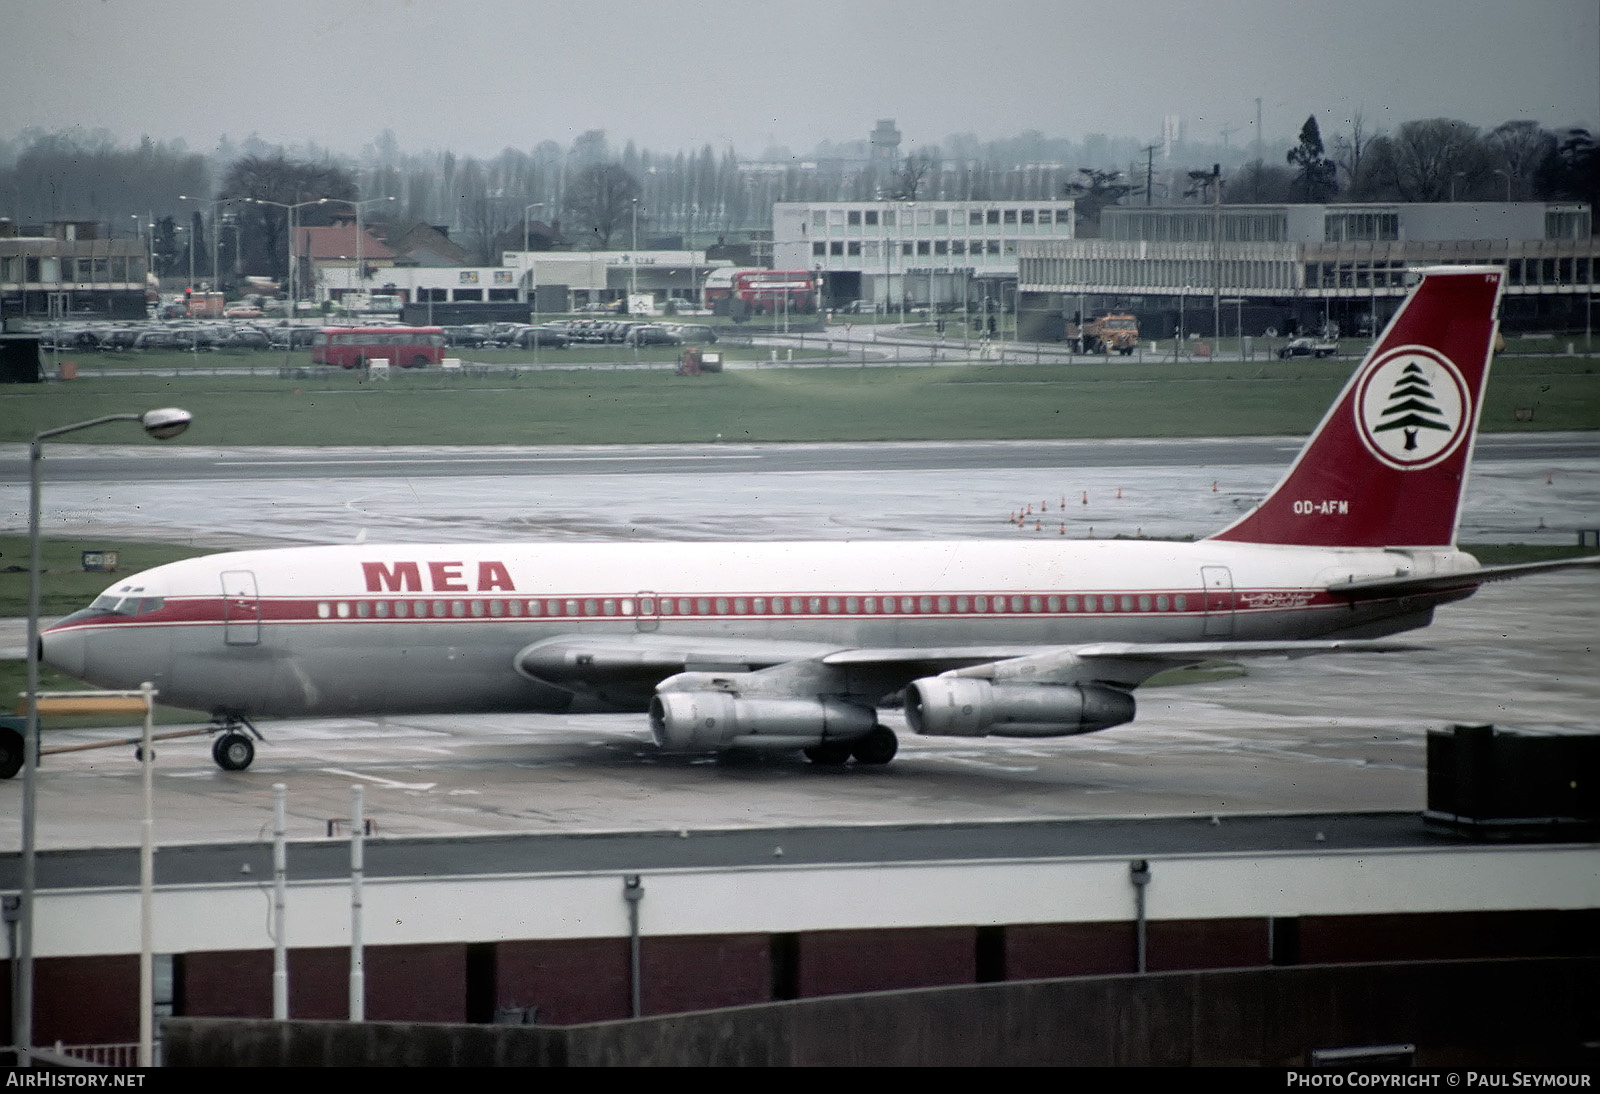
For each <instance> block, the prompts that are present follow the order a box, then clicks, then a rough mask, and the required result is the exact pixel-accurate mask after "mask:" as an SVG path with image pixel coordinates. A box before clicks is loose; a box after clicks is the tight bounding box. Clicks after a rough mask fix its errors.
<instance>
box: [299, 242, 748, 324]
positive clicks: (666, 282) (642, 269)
mask: <svg viewBox="0 0 1600 1094" xmlns="http://www.w3.org/2000/svg"><path fill="white" fill-rule="evenodd" d="M714 265H717V263H713V262H708V261H707V259H706V255H705V252H704V251H506V252H505V253H504V254H502V255H501V265H499V266H393V267H387V268H383V269H379V270H376V271H369V273H368V276H367V277H366V279H365V281H362V280H361V278H360V277H359V275H358V273H357V271H356V270H355V269H354V268H353V266H351V265H350V264H345V263H341V264H337V265H328V266H325V267H319V268H318V269H317V271H316V285H317V293H318V297H319V299H327V300H338V299H340V298H341V297H343V296H344V295H346V294H348V293H353V292H363V291H364V292H367V293H370V294H372V295H373V296H387V297H392V298H394V301H395V303H396V305H397V306H398V307H400V308H403V309H407V314H408V315H412V313H413V312H414V313H415V314H414V315H412V317H413V318H416V319H418V321H425V322H434V321H437V322H440V323H456V322H480V321H483V320H484V319H487V318H490V317H496V318H507V317H511V316H514V317H516V318H519V319H526V318H527V317H528V315H529V314H530V313H543V314H560V313H562V312H569V311H575V310H577V309H579V308H581V307H583V306H584V305H586V304H608V305H609V304H615V303H617V302H619V301H622V300H624V299H626V297H627V295H628V293H629V292H630V291H634V290H636V291H637V292H639V293H641V294H644V293H648V294H650V295H651V296H652V297H654V298H655V300H656V302H657V303H658V304H661V303H665V302H666V301H668V300H690V299H695V298H697V297H698V296H699V284H700V281H701V280H702V279H703V278H704V277H705V274H706V272H707V271H708V270H709V269H710V268H711V267H712V266H714ZM501 313H504V314H501Z"/></svg>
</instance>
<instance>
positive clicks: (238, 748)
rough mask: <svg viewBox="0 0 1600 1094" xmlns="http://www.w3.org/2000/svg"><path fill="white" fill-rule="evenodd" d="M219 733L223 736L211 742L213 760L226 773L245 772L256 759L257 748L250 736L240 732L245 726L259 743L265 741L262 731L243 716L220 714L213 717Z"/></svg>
mask: <svg viewBox="0 0 1600 1094" xmlns="http://www.w3.org/2000/svg"><path fill="white" fill-rule="evenodd" d="M212 721H213V722H215V723H216V724H217V729H216V731H217V732H220V733H221V734H222V735H221V736H220V737H218V738H217V739H216V740H214V741H212V742H211V758H212V759H213V760H215V761H216V762H217V766H218V767H220V768H222V770H224V771H243V770H244V769H245V768H247V767H249V766H250V762H251V761H252V760H254V759H255V758H256V746H255V744H254V742H252V741H251V740H250V738H249V737H248V736H246V735H245V734H243V733H240V732H239V727H240V726H243V727H244V728H245V729H248V730H249V731H250V733H251V734H253V735H254V736H255V739H256V740H257V741H265V740H266V738H265V737H263V736H261V731H260V730H258V729H256V727H255V726H253V725H251V724H250V719H248V718H246V717H245V716H244V715H242V714H218V715H214V716H213V717H212Z"/></svg>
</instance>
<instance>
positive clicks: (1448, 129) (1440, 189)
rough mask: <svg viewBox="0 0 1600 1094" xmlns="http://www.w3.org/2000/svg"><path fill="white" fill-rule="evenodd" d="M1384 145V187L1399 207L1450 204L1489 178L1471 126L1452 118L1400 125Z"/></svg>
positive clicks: (1480, 143) (1486, 162)
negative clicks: (1406, 203)
mask: <svg viewBox="0 0 1600 1094" xmlns="http://www.w3.org/2000/svg"><path fill="white" fill-rule="evenodd" d="M1384 144H1385V145H1386V148H1385V151H1386V153H1387V158H1386V160H1385V162H1384V168H1385V173H1386V175H1387V176H1388V177H1387V179H1386V181H1387V182H1388V183H1389V184H1390V185H1391V186H1392V187H1393V188H1394V190H1395V192H1396V193H1397V194H1398V195H1399V196H1400V198H1401V200H1402V201H1450V200H1453V199H1455V198H1458V197H1464V196H1466V195H1468V194H1470V193H1471V192H1473V191H1474V190H1476V189H1480V188H1482V187H1483V186H1484V185H1485V183H1486V181H1487V180H1488V179H1489V178H1490V177H1491V176H1490V171H1491V168H1490V167H1489V162H1490V156H1489V153H1488V149H1487V148H1486V146H1485V145H1484V142H1483V139H1482V138H1481V137H1480V136H1479V135H1478V128H1477V126H1474V125H1468V124H1467V123H1466V122H1462V121H1456V120H1455V119H1454V118H1428V119H1425V120H1421V121H1411V122H1405V123H1403V124H1402V125H1401V126H1400V127H1399V128H1398V129H1396V130H1395V133H1394V136H1393V137H1391V138H1389V139H1388V140H1387V141H1385V142H1384Z"/></svg>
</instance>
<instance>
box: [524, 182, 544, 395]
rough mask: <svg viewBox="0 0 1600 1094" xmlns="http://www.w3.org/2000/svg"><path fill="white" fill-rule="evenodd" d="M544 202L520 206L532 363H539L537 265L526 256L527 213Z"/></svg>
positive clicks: (529, 249) (527, 250) (541, 207)
mask: <svg viewBox="0 0 1600 1094" xmlns="http://www.w3.org/2000/svg"><path fill="white" fill-rule="evenodd" d="M544 206H545V203H544V202H542V201H532V202H529V203H528V204H527V205H524V206H523V207H522V261H524V262H526V263H527V264H528V295H529V298H530V301H531V303H532V304H533V307H532V308H530V309H529V318H530V319H532V320H533V325H534V328H535V329H534V332H533V364H534V367H535V368H537V367H538V365H539V331H538V326H539V265H538V263H536V262H534V261H533V260H532V259H531V258H529V257H528V256H529V255H531V254H532V253H533V250H532V248H531V247H530V246H529V235H530V232H529V230H528V229H529V220H528V214H530V213H532V212H533V211H534V210H535V209H543V208H544Z"/></svg>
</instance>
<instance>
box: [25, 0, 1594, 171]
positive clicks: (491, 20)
mask: <svg viewBox="0 0 1600 1094" xmlns="http://www.w3.org/2000/svg"><path fill="white" fill-rule="evenodd" d="M0 27H3V28H4V30H3V33H0V41H3V42H4V44H3V45H0V57H3V58H4V61H3V63H0V136H4V137H14V136H16V135H17V134H18V133H19V132H20V131H22V130H23V129H25V128H29V127H39V128H42V129H46V130H60V129H69V128H82V129H83V130H86V131H87V130H94V129H98V128H104V129H107V130H110V131H111V132H112V133H113V134H115V135H116V136H117V137H119V138H120V139H122V140H125V141H132V140H136V139H137V138H138V137H139V136H140V135H141V134H148V135H150V136H151V137H153V138H155V139H158V140H171V139H174V138H182V139H183V140H185V141H187V142H188V143H189V145H190V147H191V148H192V149H194V150H197V151H198V150H206V149H209V148H211V147H212V146H213V145H214V143H215V142H216V140H217V138H218V137H219V136H220V135H222V134H227V135H228V136H229V137H231V138H233V139H234V140H235V141H237V140H240V139H242V138H244V137H246V136H249V135H250V134H252V133H254V134H257V135H259V136H260V137H261V138H263V139H264V140H267V141H269V142H272V143H290V144H298V143H305V142H308V141H312V142H316V143H317V144H320V145H323V146H325V147H329V148H332V149H333V150H335V151H339V152H347V153H352V154H354V153H359V152H360V150H361V148H362V147H363V146H364V145H366V144H367V143H369V142H370V141H371V140H372V139H373V138H374V137H375V136H376V135H377V134H378V133H380V132H381V131H383V130H384V129H386V128H387V129H392V130H393V131H394V133H395V135H396V136H397V137H398V139H399V141H400V144H401V146H402V148H404V149H406V150H408V151H423V150H426V149H442V148H449V149H452V150H454V151H456V152H457V153H461V154H478V155H481V154H493V153H496V152H498V151H500V150H501V149H502V148H505V147H507V146H512V147H519V148H523V149H529V148H531V147H532V146H533V145H534V144H535V143H537V142H538V141H540V140H543V139H546V138H549V139H552V140H555V141H558V142H560V143H562V144H563V145H565V144H569V143H570V142H571V140H572V138H573V137H575V136H577V135H578V134H579V133H581V132H583V131H584V130H587V129H604V130H606V133H607V136H608V137H609V139H610V141H611V143H612V145H613V147H615V148H618V149H620V148H621V147H622V145H623V143H624V142H625V141H627V140H629V139H632V140H634V141H636V142H637V143H638V144H639V145H640V146H641V147H646V148H652V149H657V150H661V151H676V150H678V149H688V148H697V147H698V146H700V145H701V144H703V143H707V142H709V143H711V144H712V145H714V146H715V147H717V148H718V149H719V150H720V149H722V148H725V147H726V146H727V145H728V144H729V143H730V142H731V143H732V145H733V146H734V147H735V148H736V149H737V151H738V152H739V153H740V155H742V156H744V157H745V158H753V157H756V156H758V155H760V154H761V152H762V151H763V150H764V149H765V148H766V147H767V146H768V145H769V144H773V143H775V144H779V145H787V146H788V147H789V148H791V149H792V150H793V151H794V152H796V153H801V154H803V153H804V152H806V151H809V150H810V149H811V148H813V147H814V146H815V145H816V144H817V143H818V142H819V141H822V140H835V141H844V140H852V139H857V138H862V137H865V136H866V134H867V133H868V131H869V130H871V128H872V127H873V125H874V123H875V122H876V120H877V119H878V118H894V119H895V120H896V121H897V123H898V124H899V127H900V129H901V131H902V133H903V134H904V141H905V147H906V148H907V149H914V148H915V147H916V146H917V145H927V144H937V143H939V142H940V141H942V140H943V139H944V138H945V137H946V136H948V135H950V134H952V133H968V132H970V133H974V134H976V135H978V136H979V137H980V138H982V139H994V138H1002V137H1009V136H1014V135H1016V134H1017V133H1020V132H1022V131H1024V130H1028V129H1036V130H1039V131H1040V132H1042V133H1043V134H1044V135H1046V136H1048V137H1067V138H1070V139H1072V140H1081V139H1082V138H1083V137H1084V136H1085V135H1087V134H1091V133H1105V134H1107V135H1110V136H1113V137H1137V138H1140V139H1152V138H1156V137H1158V136H1159V135H1160V133H1161V127H1162V119H1163V118H1164V117H1165V116H1168V115H1174V114H1176V115H1180V116H1181V117H1182V118H1183V120H1184V122H1185V124H1186V125H1187V128H1188V135H1189V137H1190V138H1191V139H1193V140H1197V141H1216V140H1218V139H1220V134H1221V131H1222V129H1223V127H1229V128H1231V129H1233V130H1234V133H1233V134H1231V136H1230V140H1231V142H1232V143H1233V145H1234V146H1235V147H1238V146H1239V145H1240V144H1242V143H1247V142H1249V141H1250V140H1252V139H1253V133H1254V126H1255V116H1256V106H1255V100H1256V99H1257V98H1260V99H1261V112H1262V130H1263V134H1264V136H1265V138H1266V139H1267V140H1268V141H1273V140H1288V139H1290V138H1292V137H1293V136H1294V135H1295V134H1296V133H1297V132H1298V130H1299V127H1300V125H1301V123H1302V122H1304V120H1305V118H1306V116H1307V115H1308V114H1315V115H1316V116H1317V119H1318V122H1319V123H1320V125H1321V127H1322V130H1323V133H1324V135H1325V136H1327V137H1330V138H1331V136H1332V135H1334V134H1336V133H1339V132H1341V131H1343V130H1344V128H1345V127H1346V125H1347V121H1348V119H1349V118H1350V117H1351V115H1352V114H1353V113H1354V112H1355V111H1358V110H1359V111H1361V112H1362V113H1363V115H1364V117H1365V120H1366V126H1367V131H1368V132H1369V133H1370V132H1372V131H1374V130H1386V129H1392V128H1393V127H1394V126H1395V125H1397V124H1399V123H1400V122H1403V121H1407V120H1410V119H1414V118H1428V117H1440V116H1443V117H1452V118H1460V119H1463V120H1465V121H1468V122H1472V123H1474V124H1477V125H1480V126H1484V127H1491V126H1494V125H1497V124H1499V123H1500V122H1503V121H1506V120H1508V119H1512V118H1531V119H1534V120H1536V121H1538V122H1540V123H1541V124H1543V125H1546V126H1549V127H1560V126H1567V125H1585V126H1588V127H1590V128H1593V127H1595V125H1596V123H1597V122H1600V4H1597V3H1596V0H1523V2H1520V3H1517V2H1511V0H1401V2H1396V0H1319V2H1315V3H1300V2H1295V0H1211V2H1198V0H1196V2H1178V0H1119V2H1114V3H1113V2H1106V0H1098V2H1093V3H1089V2H1079V0H1053V2H1052V0H973V2H970V3H965V2H964V3H955V2H950V0H902V2H898V3H890V2H881V0H805V2H802V3H790V4H781V5H780V4H778V3H775V2H768V0H763V2H753V0H720V2H718V3H705V2H691V0H681V2H674V0H647V2H634V0H604V2H597V3H574V2H565V3H555V2H549V0H545V2H537V3H535V2H527V0H524V2H516V0H471V2H459V3H458V2H442V0H411V2H401V0H348V2H342V0H265V2H258V3H229V4H224V3H220V2H217V0H142V2H136V0H0Z"/></svg>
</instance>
